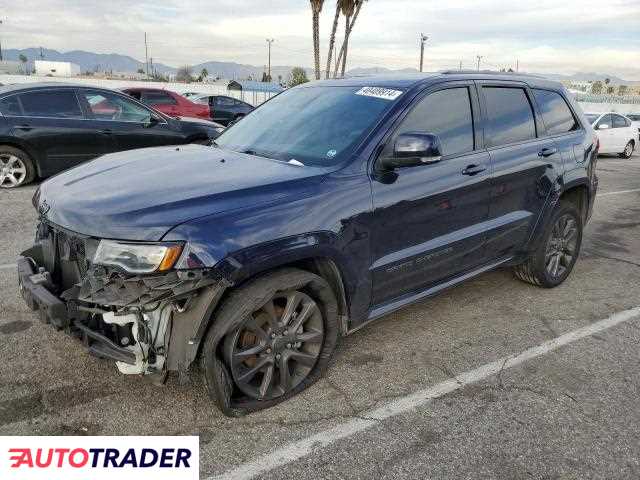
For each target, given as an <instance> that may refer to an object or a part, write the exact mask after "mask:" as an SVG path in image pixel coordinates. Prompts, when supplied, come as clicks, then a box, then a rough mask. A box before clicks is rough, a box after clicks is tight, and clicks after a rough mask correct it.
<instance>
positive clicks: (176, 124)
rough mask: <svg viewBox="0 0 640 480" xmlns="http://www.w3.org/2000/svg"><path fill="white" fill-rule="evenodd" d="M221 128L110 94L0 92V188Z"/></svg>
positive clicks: (71, 88)
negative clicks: (119, 153)
mask: <svg viewBox="0 0 640 480" xmlns="http://www.w3.org/2000/svg"><path fill="white" fill-rule="evenodd" d="M223 129H224V127H223V126H222V125H219V124H215V123H213V122H210V121H206V120H202V121H179V120H175V119H172V118H170V117H167V116H165V115H163V114H161V113H159V112H157V111H155V110H152V109H150V108H148V107H146V106H144V105H142V104H141V103H139V102H137V101H135V100H133V99H132V98H130V97H128V96H126V95H124V94H122V93H120V92H115V91H113V90H106V89H101V88H93V87H86V86H80V85H62V84H59V83H51V84H46V83H45V84H43V83H40V84H38V83H34V84H28V85H13V86H5V87H0V188H13V187H17V186H20V185H25V184H27V183H29V182H31V181H32V180H33V179H34V178H36V176H38V177H40V178H45V177H49V176H51V175H53V174H56V173H58V172H61V171H63V170H66V169H67V168H70V167H73V166H75V165H78V164H80V163H82V162H85V161H87V160H90V159H92V158H96V157H99V156H100V155H104V154H106V153H111V152H117V151H121V150H131V149H134V148H142V147H153V146H160V145H178V144H185V143H193V142H199V143H208V142H209V141H210V140H211V139H213V138H216V137H217V136H218V135H219V134H220V133H221V132H222V130H223Z"/></svg>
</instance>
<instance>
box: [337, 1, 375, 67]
mask: <svg viewBox="0 0 640 480" xmlns="http://www.w3.org/2000/svg"><path fill="white" fill-rule="evenodd" d="M365 1H367V0H345V1H344V2H343V3H344V4H345V5H344V7H343V8H342V12H343V13H344V15H345V21H346V24H345V30H344V40H343V42H342V48H341V49H340V54H339V55H338V62H337V64H338V65H339V64H340V62H342V69H341V75H342V76H343V77H344V72H345V69H346V66H347V53H348V49H349V36H350V35H351V32H352V31H353V27H354V25H355V24H356V20H357V19H358V15H359V14H360V10H361V9H362V4H363V3H364V2H365ZM337 76H338V69H337V68H336V71H335V72H333V78H336V77H337Z"/></svg>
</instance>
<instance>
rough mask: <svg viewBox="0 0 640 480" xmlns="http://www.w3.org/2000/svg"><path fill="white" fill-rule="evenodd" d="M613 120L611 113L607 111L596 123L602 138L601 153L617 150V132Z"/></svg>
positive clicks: (599, 135)
mask: <svg viewBox="0 0 640 480" xmlns="http://www.w3.org/2000/svg"><path fill="white" fill-rule="evenodd" d="M611 120H612V119H611V114H609V113H607V114H606V115H603V116H602V117H601V118H600V120H598V122H597V123H596V124H595V125H594V128H595V129H596V130H597V134H598V139H599V140H600V150H599V152H600V153H614V152H615V151H616V139H615V132H614V131H613V125H612V123H611Z"/></svg>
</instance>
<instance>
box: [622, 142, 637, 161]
mask: <svg viewBox="0 0 640 480" xmlns="http://www.w3.org/2000/svg"><path fill="white" fill-rule="evenodd" d="M633 147H634V145H633V142H632V141H629V143H627V145H626V147H624V150H623V152H622V153H621V154H620V157H622V158H631V155H633Z"/></svg>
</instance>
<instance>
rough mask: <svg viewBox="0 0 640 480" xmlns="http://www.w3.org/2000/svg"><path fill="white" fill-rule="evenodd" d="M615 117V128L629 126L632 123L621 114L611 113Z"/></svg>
mask: <svg viewBox="0 0 640 480" xmlns="http://www.w3.org/2000/svg"><path fill="white" fill-rule="evenodd" d="M611 116H612V117H613V121H612V123H613V128H624V127H628V126H629V125H630V124H627V119H626V118H624V117H621V116H620V115H611Z"/></svg>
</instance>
